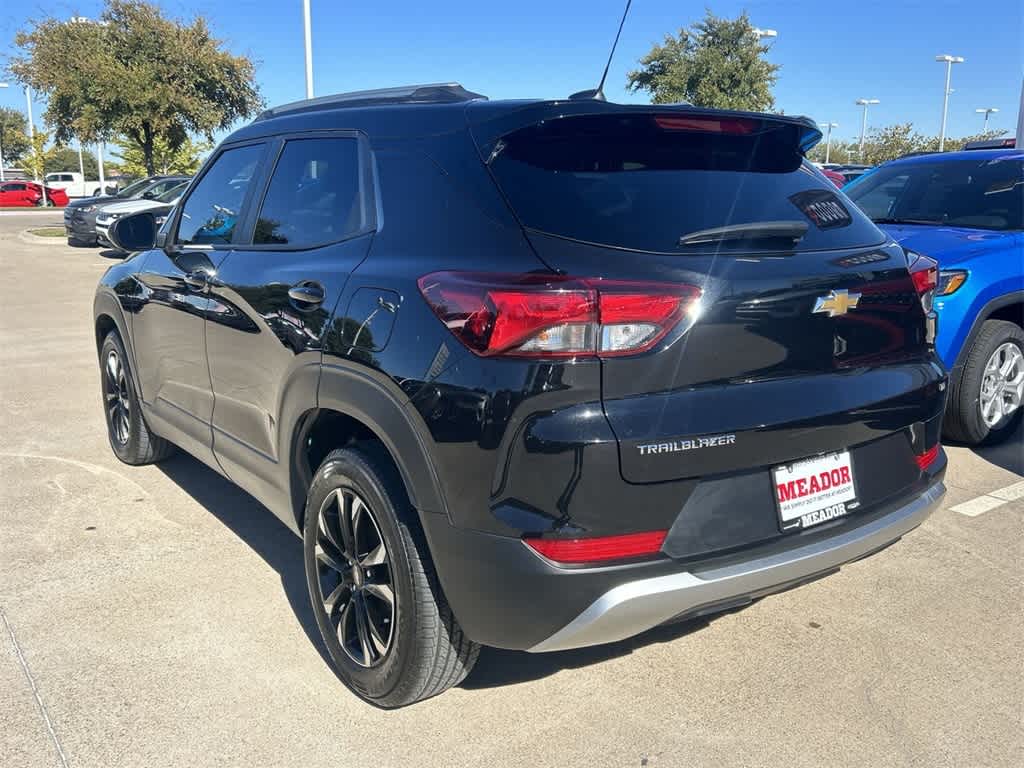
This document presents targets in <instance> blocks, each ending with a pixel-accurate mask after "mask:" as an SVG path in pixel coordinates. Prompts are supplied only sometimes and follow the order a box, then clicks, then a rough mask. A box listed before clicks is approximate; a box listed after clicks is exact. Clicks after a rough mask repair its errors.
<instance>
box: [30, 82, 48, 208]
mask: <svg viewBox="0 0 1024 768" xmlns="http://www.w3.org/2000/svg"><path fill="white" fill-rule="evenodd" d="M25 108H26V109H27V110H28V140H29V143H30V144H31V145H32V154H33V155H35V156H36V166H35V168H33V169H32V177H33V178H34V179H35V181H36V183H38V184H39V189H41V190H42V191H43V207H44V208H45V207H46V184H44V183H41V182H40V181H39V174H38V173H37V172H36V169H37V168H39V166H41V165H42V164H43V158H42V156H41V154H40V153H39V152H37V151H36V127H35V125H34V124H33V122H32V89H31V88H29V87H28V86H27V85H26V86H25ZM43 177H44V178H45V177H46V169H45V168H44V169H43Z"/></svg>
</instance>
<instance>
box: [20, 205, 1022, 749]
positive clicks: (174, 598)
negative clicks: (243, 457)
mask: <svg viewBox="0 0 1024 768" xmlns="http://www.w3.org/2000/svg"><path fill="white" fill-rule="evenodd" d="M60 221H61V219H60V212H59V211H58V212H38V213H37V212H30V213H25V214H15V213H6V212H5V213H3V214H0V286H2V287H0V292H2V293H0V435H2V440H0V530H2V534H0V766H3V768H28V767H32V768H36V767H37V766H48V767H50V766H59V767H63V766H74V767H76V768H78V767H82V768H85V767H86V766H89V767H92V766H95V767H96V768H115V767H116V768H119V767H120V766H140V767H142V766H145V767H146V768H152V767H153V766H309V767H310V768H313V767H316V766H373V767H374V768H388V767H390V766H478V765H486V766H495V767H497V766H530V767H531V768H532V767H533V766H560V767H562V766H588V767H589V766H645V765H646V766H687V767H690V766H693V767H703V766H786V767H787V768H798V767H801V766H807V767H808V768H820V767H821V766H871V767H872V768H879V767H881V766H922V767H926V768H937V767H939V766H970V767H975V766H1018V765H1021V764H1024V735H1022V734H1024V728H1022V719H1024V692H1022V691H1024V568H1022V565H1024V562H1022V560H1024V558H1022V554H1024V536H1022V534H1024V478H1022V474H1024V466H1022V465H1024V441H1022V436H1021V434H1020V433H1018V434H1017V435H1016V436H1015V438H1014V440H1013V441H1012V442H1011V443H1008V444H1005V445H1003V446H1001V447H999V448H993V449H986V450H982V451H973V450H969V449H967V448H957V447H952V448H949V449H948V451H949V457H950V467H949V472H948V475H947V485H948V487H949V493H948V495H947V498H946V501H945V503H944V506H943V509H941V510H939V511H938V512H936V513H935V514H934V515H933V516H932V517H931V518H930V519H929V520H928V521H926V522H925V524H924V525H923V526H921V528H919V529H918V530H916V531H914V532H913V533H912V534H910V535H909V536H907V537H906V538H904V539H903V540H902V541H901V542H899V543H898V544H896V545H895V546H893V547H890V548H889V549H887V550H885V551H883V552H881V553H880V554H878V555H876V556H874V557H871V558H869V559H867V560H864V561H861V562H858V563H855V564H853V565H850V566H848V567H846V568H844V569H843V570H842V571H841V572H840V573H837V574H835V575H833V576H830V577H828V578H826V579H823V580H820V581H817V582H815V583H812V584H809V585H807V586H804V587H801V588H799V589H796V590H792V591H789V592H786V593H784V594H781V595H776V596H773V597H769V598H766V599H764V600H762V601H760V602H758V603H755V604H754V605H752V606H750V607H748V608H745V609H743V610H740V611H736V612H733V613H729V614H726V615H724V616H721V617H718V618H715V619H713V620H710V621H704V622H696V623H689V624H684V625H680V626H676V627H671V628H662V629H658V630H654V631H652V632H650V633H648V634H646V635H644V636H642V637H639V638H635V639H633V640H629V641H625V642H622V643H618V644H616V645H612V646H608V647H601V648H593V649H587V650H580V651H572V652H564V653H556V654H550V655H530V654H526V653H512V652H507V651H494V650H487V649H485V650H484V652H483V653H482V654H481V656H480V661H479V664H478V665H477V668H476V670H475V671H474V672H473V674H472V675H471V676H470V677H469V678H468V679H467V680H466V681H465V683H463V685H461V686H460V687H458V688H456V689H453V690H451V691H449V692H447V693H445V694H443V695H441V696H439V697H437V698H434V699H431V700H428V701H426V702H422V703H420V704H417V705H415V706H412V707H409V708H407V709H403V710H400V711H392V712H386V711H381V710H378V709H374V708H372V707H370V706H368V705H366V704H364V703H362V702H361V701H360V700H358V699H357V698H356V697H355V696H353V695H352V694H351V693H350V692H349V691H348V690H347V689H346V688H345V686H344V685H342V683H341V682H340V681H339V680H338V678H337V677H336V676H335V675H334V674H333V673H332V671H331V669H330V667H329V666H328V664H327V662H326V661H325V658H324V651H323V650H322V649H321V646H320V641H319V639H318V637H317V634H316V626H315V623H314V621H313V618H312V615H311V613H310V610H309V609H308V608H307V606H306V600H307V597H306V591H305V590H306V588H305V582H304V577H303V572H302V562H301V547H300V542H299V541H298V539H296V538H295V537H294V536H293V535H292V534H291V533H289V532H288V531H287V530H286V529H285V528H284V527H283V526H282V525H281V524H280V523H278V522H277V520H276V519H275V518H274V517H273V516H272V515H271V514H270V513H269V512H268V511H267V510H265V509H264V508H262V507H261V506H260V505H259V504H258V503H257V502H256V501H254V500H253V499H252V498H251V497H249V496H247V495H246V494H245V493H243V492H241V491H239V490H237V489H236V488H234V487H233V486H232V485H230V484H229V483H228V482H227V481H225V480H223V479H221V478H220V477H219V476H218V475H216V474H215V473H213V472H212V471H210V470H208V469H206V468H204V467H203V466H202V465H201V464H200V463H199V462H197V461H195V460H192V459H190V458H189V457H187V456H177V457H175V458H173V459H171V460H169V461H167V462H166V463H165V464H161V465H159V466H149V467H140V468H131V467H127V466H124V465H122V464H120V463H119V462H118V461H117V460H116V459H115V458H114V456H113V454H112V453H111V452H110V450H109V448H108V446H107V439H106V434H105V429H104V425H103V419H102V414H101V408H100V387H99V375H98V369H97V364H96V353H95V344H94V339H93V330H92V315H91V311H92V295H93V290H94V287H95V284H96V281H97V280H98V279H99V277H100V275H101V274H102V272H103V270H104V269H105V268H106V267H108V266H109V265H110V264H111V263H112V258H111V257H110V256H109V255H104V254H103V252H101V251H99V250H97V249H82V248H69V247H67V246H65V245H63V243H60V242H58V243H52V244H36V243H28V242H23V241H22V240H21V239H19V237H18V233H19V232H20V231H22V230H24V229H27V228H29V227H40V226H49V225H59V224H60ZM979 499H981V501H980V502H979V501H978V500H979Z"/></svg>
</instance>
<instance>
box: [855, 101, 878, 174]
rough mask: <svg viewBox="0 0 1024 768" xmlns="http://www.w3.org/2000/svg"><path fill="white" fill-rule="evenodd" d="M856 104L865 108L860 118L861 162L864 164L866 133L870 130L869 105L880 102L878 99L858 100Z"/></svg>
mask: <svg viewBox="0 0 1024 768" xmlns="http://www.w3.org/2000/svg"><path fill="white" fill-rule="evenodd" d="M855 103H856V104H858V105H860V106H862V107H864V114H863V115H862V116H861V118H860V160H861V162H864V133H865V132H866V131H867V129H868V105H870V104H878V103H880V102H879V101H878V99H857V101H856V102H855Z"/></svg>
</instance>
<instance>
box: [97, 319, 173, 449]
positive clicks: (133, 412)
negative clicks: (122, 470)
mask: <svg viewBox="0 0 1024 768" xmlns="http://www.w3.org/2000/svg"><path fill="white" fill-rule="evenodd" d="M100 380H101V384H102V392H103V414H104V417H105V419H106V422H107V436H108V438H109V440H110V447H111V449H113V451H114V455H115V456H117V458H119V459H120V460H121V461H123V462H124V463H125V464H134V465H138V464H152V463H154V462H157V461H160V460H161V459H165V458H167V457H168V456H170V455H171V454H172V453H173V452H174V445H173V444H172V443H170V442H168V441H167V440H164V439H163V438H162V437H159V436H157V435H155V434H153V433H152V432H151V431H150V429H149V427H148V426H147V425H146V421H145V419H144V418H143V416H142V409H141V408H140V407H139V401H138V398H137V397H136V395H135V385H134V381H133V379H132V371H131V368H130V366H129V364H128V357H127V355H125V352H124V345H123V344H122V343H121V338H120V336H118V335H117V331H111V332H110V333H108V334H107V336H106V338H105V339H104V340H103V344H102V345H101V346H100Z"/></svg>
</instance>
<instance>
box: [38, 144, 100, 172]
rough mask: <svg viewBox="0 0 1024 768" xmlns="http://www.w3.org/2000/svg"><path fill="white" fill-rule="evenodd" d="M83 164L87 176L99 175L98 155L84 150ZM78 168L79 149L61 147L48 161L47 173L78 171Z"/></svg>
mask: <svg viewBox="0 0 1024 768" xmlns="http://www.w3.org/2000/svg"><path fill="white" fill-rule="evenodd" d="M82 166H84V167H85V178H87V179H95V178H97V177H98V176H99V173H100V167H99V164H98V163H97V162H96V155H94V154H93V153H92V152H90V151H88V150H87V149H83V150H82ZM78 168H79V165H78V150H77V149H72V148H71V147H60V148H59V149H56V150H54V151H53V154H52V156H51V158H50V160H49V161H48V162H47V163H46V171H47V173H54V172H56V171H74V172H75V173H77V172H78ZM104 168H106V166H104Z"/></svg>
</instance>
